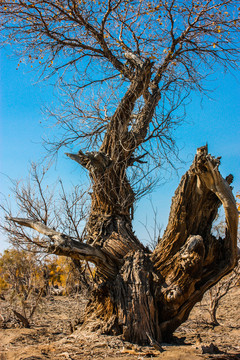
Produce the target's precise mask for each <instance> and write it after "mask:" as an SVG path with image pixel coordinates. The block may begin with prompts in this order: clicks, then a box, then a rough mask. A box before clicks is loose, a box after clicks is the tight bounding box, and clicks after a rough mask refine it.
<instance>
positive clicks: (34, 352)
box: [0, 286, 240, 360]
mask: <svg viewBox="0 0 240 360" xmlns="http://www.w3.org/2000/svg"><path fill="white" fill-rule="evenodd" d="M208 306H209V303H208V302H207V299H206V297H205V298H204V299H203V301H202V302H201V303H199V304H197V305H196V306H195V308H194V309H193V311H192V313H191V315H190V318H189V320H188V321H187V322H185V323H184V324H183V325H182V326H181V327H180V328H178V329H177V331H176V332H175V333H174V341H173V343H171V344H162V346H163V349H164V352H162V353H160V352H159V351H157V350H155V349H154V348H153V347H151V346H145V347H142V346H138V345H135V344H131V343H127V342H124V341H122V339H121V337H116V336H104V335H100V334H97V333H88V332H86V331H83V330H81V328H77V329H76V330H75V331H74V332H71V329H70V328H71V327H70V322H71V320H72V321H73V320H74V319H75V318H76V317H77V316H78V315H79V313H80V312H81V311H82V309H83V307H84V299H83V298H82V297H81V296H74V297H65V296H58V297H50V298H48V299H45V301H44V303H43V304H42V308H41V310H40V311H38V313H37V314H36V316H35V318H34V319H33V325H32V327H31V328H30V329H23V328H20V327H15V328H6V329H0V360H23V359H24V360H40V359H42V360H45V359H54V360H55V359H56V360H67V359H70V360H71V359H72V360H79V359H80V360H81V359H84V360H88V359H93V360H100V359H109V360H110V359H111V360H115V359H122V360H127V359H133V360H137V359H138V360H142V359H156V360H157V359H165V360H170V359H171V360H195V359H196V360H197V359H219V360H220V359H221V360H225V359H231V360H236V359H240V310H239V308H240V287H239V286H238V287H235V288H234V289H232V290H231V291H230V292H229V293H228V294H227V296H225V297H224V298H223V299H222V301H221V303H220V306H219V310H218V320H219V322H220V325H219V326H217V327H213V326H211V325H210V323H209V320H210V319H209V314H208V312H207V310H206V309H207V308H208ZM4 310H5V309H4V301H3V300H0V312H2V313H3V311H4Z"/></svg>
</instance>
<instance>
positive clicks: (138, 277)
mask: <svg viewBox="0 0 240 360" xmlns="http://www.w3.org/2000/svg"><path fill="white" fill-rule="evenodd" d="M70 157H72V158H74V157H75V158H74V160H76V159H77V161H78V162H80V163H82V164H83V161H85V162H87V161H88V162H89V163H88V164H91V166H94V165H93V164H94V161H95V160H96V159H97V157H98V161H97V162H96V166H95V167H94V169H95V170H94V171H95V173H96V168H97V167H101V166H103V165H102V164H103V163H104V164H106V167H105V171H106V174H107V170H106V169H107V168H108V166H110V165H109V164H110V162H111V160H110V159H109V158H108V156H106V154H105V153H103V154H102V153H98V154H96V155H95V157H94V155H93V154H88V155H83V154H81V153H80V154H78V155H70ZM101 159H102V160H101ZM101 161H102V162H101ZM219 163H220V160H219V158H216V159H215V158H213V157H212V156H211V155H210V154H208V150H207V147H206V146H204V147H202V148H200V149H198V151H197V154H196V156H195V159H194V162H193V164H192V166H191V167H190V169H189V170H188V171H187V172H186V174H185V175H184V176H183V177H182V179H181V182H180V185H179V187H178V189H177V190H176V192H175V195H174V197H173V200H172V206H171V211H170V216H169V222H168V226H167V228H166V231H165V233H164V235H163V237H162V239H159V242H158V245H157V246H156V248H155V250H154V251H153V253H150V252H149V251H148V250H147V249H145V248H144V246H143V245H142V244H141V243H140V242H139V241H138V239H137V238H136V237H135V235H134V233H133V231H132V227H131V217H130V211H129V204H131V203H132V200H131V201H130V202H129V203H128V204H127V202H126V204H127V205H126V207H124V206H122V208H121V206H120V207H119V206H117V207H116V208H114V206H112V207H111V206H109V207H107V206H106V203H107V201H110V202H111V204H112V205H114V203H113V202H112V199H113V198H114V195H111V194H110V195H109V197H108V200H106V198H104V193H103V197H101V196H100V195H99V196H98V198H97V199H93V205H92V212H91V215H90V222H89V224H88V226H90V227H91V226H93V229H94V231H95V232H96V233H94V231H92V232H91V234H90V240H89V241H88V243H86V244H83V243H79V242H77V241H74V240H72V239H71V238H69V237H68V236H66V235H64V234H61V233H59V232H57V231H55V230H51V229H49V228H47V227H46V226H45V225H43V224H40V223H39V222H35V221H32V220H25V219H18V218H12V220H13V221H15V222H16V223H18V224H20V225H25V226H28V227H31V228H33V229H36V230H37V231H39V232H40V233H43V234H45V235H47V236H48V237H49V238H50V239H51V244H50V246H49V248H48V251H49V252H51V253H55V254H60V255H66V256H70V257H72V258H74V259H80V260H81V259H85V260H88V261H91V262H93V263H94V264H95V265H96V268H97V274H98V278H99V283H98V286H96V287H95V289H94V290H93V293H92V298H91V300H90V301H89V304H88V306H87V310H86V319H85V323H84V325H83V326H88V327H91V328H92V329H96V328H99V327H100V328H101V329H102V331H103V332H105V333H108V334H123V337H124V339H127V340H129V341H133V342H136V343H141V344H146V343H149V339H152V340H156V341H158V342H161V341H162V340H163V339H167V338H169V337H170V336H171V334H172V333H173V331H174V330H175V329H176V328H177V327H178V326H179V325H180V324H181V323H182V322H184V321H185V320H186V319H187V318H188V315H189V313H190V311H191V309H192V308H193V306H194V305H195V304H196V302H198V301H200V300H201V298H202V296H203V294H204V293H205V292H206V290H208V289H209V288H211V286H213V285H214V284H215V283H217V282H218V281H219V280H220V279H221V278H222V277H223V276H224V275H226V274H227V273H228V272H230V271H231V270H232V269H233V268H234V266H235V265H236V261H237V226H238V212H237V209H236V204H235V199H234V197H233V195H232V192H231V188H230V186H229V183H231V181H232V176H229V177H227V179H226V180H224V179H223V178H222V176H221V175H220V173H219V170H218V166H219ZM88 166H90V165H88ZM104 166H105V165H104ZM93 173H94V172H93V171H92V173H91V174H93ZM98 174H99V172H98ZM104 175H105V173H103V176H104ZM125 176H126V175H125V174H124V176H123V178H124V179H125ZM104 179H105V178H104ZM105 180H106V179H105ZM105 180H104V181H105ZM106 181H107V180H106ZM106 181H105V182H102V186H104V185H103V184H105V183H106ZM126 181H127V180H126ZM121 185H123V187H124V191H125V193H127V189H128V187H129V186H130V185H129V184H128V183H127V182H126V183H124V182H123V184H116V186H118V187H120V186H121ZM94 186H96V187H97V186H98V184H97V183H95V184H94ZM107 189H109V188H108V187H107ZM118 190H119V189H118ZM94 191H96V190H93V196H96V194H97V195H98V194H100V190H99V189H98V190H97V191H96V192H95V193H94ZM103 191H106V189H103ZM124 191H123V192H121V191H120V192H121V194H124ZM113 194H115V189H113ZM122 196H123V195H122ZM131 196H132V192H131V191H130V197H131ZM123 198H124V196H123ZM221 204H222V205H223V207H224V210H225V216H226V223H227V230H226V235H225V238H224V239H221V238H220V239H216V238H215V237H214V235H213V234H211V229H212V222H213V221H214V218H215V216H216V214H217V211H218V208H219V206H220V205H221ZM119 209H120V210H119ZM124 209H125V210H126V209H128V210H127V211H125V210H124ZM124 211H125V212H124ZM94 217H95V218H94ZM94 221H95V224H94ZM96 224H97V225H96ZM94 236H96V238H95V240H94Z"/></svg>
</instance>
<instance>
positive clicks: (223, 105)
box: [0, 50, 240, 252]
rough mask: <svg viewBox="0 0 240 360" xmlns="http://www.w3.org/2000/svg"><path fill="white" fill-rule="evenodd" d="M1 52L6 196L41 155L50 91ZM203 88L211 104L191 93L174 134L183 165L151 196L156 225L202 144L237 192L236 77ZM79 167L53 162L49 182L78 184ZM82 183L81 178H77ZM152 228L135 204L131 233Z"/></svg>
mask: <svg viewBox="0 0 240 360" xmlns="http://www.w3.org/2000/svg"><path fill="white" fill-rule="evenodd" d="M7 55H8V53H7V51H5V50H2V53H1V73H0V84H1V86H0V105H1V110H0V120H1V123H0V134H1V135H0V136H1V147H0V186H1V192H2V193H3V194H5V195H6V196H8V194H10V191H9V187H10V183H9V180H8V177H7V176H9V177H10V178H14V179H21V178H25V177H26V176H27V173H28V168H29V164H30V162H31V161H39V160H40V158H41V156H43V154H44V150H43V148H42V145H41V141H42V140H41V138H42V136H44V133H46V131H48V130H47V129H46V128H45V127H44V120H43V115H42V112H41V108H42V106H43V105H44V104H54V102H55V101H56V100H55V99H54V97H53V95H52V89H51V88H50V87H48V86H47V85H46V84H44V83H38V84H35V85H34V80H36V76H35V75H34V73H33V72H29V69H28V68H27V67H25V66H24V65H21V66H20V68H19V69H18V70H16V68H17V61H16V60H14V59H11V58H8V57H7ZM214 77H215V78H216V80H215V81H211V82H210V83H209V86H208V88H211V89H215V91H214V92H213V93H212V94H211V96H212V97H213V98H214V100H209V99H207V98H204V99H203V101H201V100H202V99H201V97H200V96H199V95H196V94H193V96H192V102H191V103H190V105H189V106H188V107H187V117H186V122H185V123H184V124H182V126H181V127H180V128H179V129H178V130H177V131H176V133H175V136H176V139H177V144H178V147H179V148H180V149H181V151H180V157H181V159H182V160H184V161H185V162H186V164H180V163H179V164H177V167H178V168H179V170H178V174H177V173H174V172H172V174H171V176H170V177H169V180H168V181H167V182H166V183H165V184H163V185H161V186H159V187H158V188H157V189H156V190H155V191H154V192H153V193H152V195H151V199H152V204H153V206H154V207H155V208H157V210H158V214H159V223H160V224H162V225H163V226H164V227H165V226H166V224H167V219H168V214H169V208H170V203H171V197H172V196H173V194H174V191H175V189H176V187H177V185H178V183H179V181H180V178H181V176H182V175H183V174H184V172H185V171H186V170H187V169H188V167H189V165H190V164H191V162H192V160H193V157H194V154H195V151H196V148H197V147H199V146H202V145H204V144H205V143H206V142H208V145H209V152H210V153H211V154H212V155H214V156H222V164H221V167H220V169H221V173H222V174H223V176H226V175H228V174H229V173H232V174H233V175H234V176H235V181H234V183H233V186H234V193H235V194H236V192H238V191H239V190H240V101H239V99H240V73H239V72H234V74H233V75H230V74H227V75H226V74H224V73H223V72H218V73H216V74H215V76H213V77H212V78H214ZM81 174H82V172H80V169H79V166H78V165H77V164H75V163H74V162H73V161H71V160H69V159H68V158H66V157H65V156H64V155H63V156H62V157H61V158H59V161H58V162H57V164H56V166H55V167H54V169H53V170H52V172H51V179H50V182H52V183H53V182H54V180H55V179H57V177H58V176H61V177H63V179H64V181H65V183H66V182H67V181H68V179H69V182H70V181H74V182H75V183H76V182H77V181H78V179H79V181H80V182H82V180H81V179H80V176H81ZM83 181H85V179H83ZM141 222H142V223H147V224H148V226H149V228H150V229H151V227H152V226H153V222H152V210H151V205H150V199H149V197H147V198H144V199H142V200H141V201H140V202H139V203H138V204H137V209H136V214H135V223H134V225H135V230H136V233H137V235H138V236H139V238H140V239H141V240H145V239H146V238H147V233H146V230H145V229H144V226H143V225H142V224H141ZM7 246H8V244H7V243H6V242H5V240H4V237H3V236H1V238H0V252H1V251H3V249H5V248H6V247H7Z"/></svg>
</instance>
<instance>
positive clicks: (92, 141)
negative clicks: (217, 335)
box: [0, 0, 239, 343]
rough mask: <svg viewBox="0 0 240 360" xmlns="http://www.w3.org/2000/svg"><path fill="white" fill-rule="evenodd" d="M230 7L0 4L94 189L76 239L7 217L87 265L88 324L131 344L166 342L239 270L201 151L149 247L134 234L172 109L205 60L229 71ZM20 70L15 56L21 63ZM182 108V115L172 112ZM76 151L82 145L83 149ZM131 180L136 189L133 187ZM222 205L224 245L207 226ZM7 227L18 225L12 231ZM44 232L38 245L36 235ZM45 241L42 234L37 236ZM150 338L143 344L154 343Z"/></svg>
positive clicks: (217, 188) (232, 231) (234, 30)
mask: <svg viewBox="0 0 240 360" xmlns="http://www.w3.org/2000/svg"><path fill="white" fill-rule="evenodd" d="M238 5H239V4H238V2H237V1H234V0H226V1H222V0H220V1H218V2H215V1H211V0H204V1H201V2H196V1H188V0H181V1H180V0H178V1H177V0H170V1H156V0H153V1H151V2H146V1H143V0H103V1H97V0H96V1H83V0H82V1H77V0H54V1H52V0H41V1H40V0H30V1H28V0H26V1H25V0H20V1H19V0H18V1H13V0H9V1H2V2H1V5H0V6H1V7H0V13H1V18H2V20H1V28H2V34H3V37H4V38H3V39H4V40H3V41H5V43H11V44H15V48H16V51H17V53H18V54H19V56H20V59H21V60H20V61H25V62H29V63H30V64H32V66H35V65H36V64H37V65H38V67H39V68H40V70H41V72H42V77H45V78H46V79H48V78H49V77H50V76H53V75H57V77H58V81H59V83H60V84H61V86H62V89H63V91H64V94H63V102H64V103H63V109H62V111H61V112H60V115H59V113H57V112H55V110H52V115H53V116H55V118H56V120H57V124H59V126H60V129H59V138H58V139H53V140H51V139H50V140H49V143H48V144H49V146H50V147H51V151H53V152H54V151H57V150H58V149H60V148H62V147H63V146H67V145H71V146H73V145H74V144H75V147H76V149H77V150H76V153H67V155H68V156H69V158H70V159H72V160H74V161H76V162H77V163H78V164H79V165H80V166H82V167H84V168H85V169H86V171H87V172H88V174H89V178H90V181H91V186H92V193H91V209H90V213H89V217H88V222H87V225H86V229H85V238H84V241H79V240H78V239H73V238H72V237H71V236H70V235H67V234H66V233H63V232H61V231H60V230H59V229H53V228H51V227H50V226H49V225H47V224H46V223H44V222H42V221H39V220H36V219H34V218H31V216H29V217H27V218H16V217H13V216H11V217H10V218H9V219H8V220H9V221H11V222H12V223H15V224H18V226H22V227H29V228H31V229H34V230H36V231H38V232H39V233H41V234H43V235H44V236H45V237H44V244H43V245H42V246H45V249H46V251H47V252H49V253H54V254H59V255H66V256H68V257H71V258H73V259H74V260H76V261H79V260H87V261H91V262H92V263H94V264H95V265H96V269H97V278H98V288H96V289H95V290H94V292H93V295H92V301H91V302H90V303H89V304H88V308H87V316H86V321H88V322H90V321H91V322H92V324H93V328H94V326H95V327H96V328H99V326H100V327H101V329H102V331H103V332H105V333H110V334H111V333H115V334H119V333H121V334H123V337H124V338H125V339H127V340H129V341H133V342H138V343H147V342H149V339H153V340H154V339H155V340H157V341H162V339H165V338H167V337H168V336H169V335H171V333H172V332H173V331H174V330H175V329H176V328H177V327H178V326H179V325H180V324H181V323H182V322H183V321H185V320H186V319H187V317H188V315H189V313H190V311H191V309H192V307H193V306H194V304H195V303H196V302H198V301H199V300H200V299H201V298H202V296H203V294H204V293H205V292H206V291H207V290H208V289H209V288H211V286H213V285H214V284H216V283H217V282H218V281H219V280H220V279H221V278H222V277H223V276H224V275H226V274H227V273H228V272H230V271H231V270H232V269H233V268H234V266H235V265H236V259H237V227H238V213H237V209H236V204H235V200H234V197H233V195H232V192H231V188H230V186H229V184H230V183H231V181H232V176H229V177H227V179H223V178H222V176H221V174H220V172H219V169H218V167H219V164H220V160H219V158H214V157H213V156H211V155H210V154H208V149H207V147H206V146H204V147H202V148H200V149H198V151H197V154H196V156H195V159H194V161H193V164H192V165H191V167H190V169H189V170H188V171H187V172H186V174H185V175H184V176H183V178H182V179H181V182H180V184H179V187H178V189H177V190H176V192H175V196H174V198H173V201H172V207H171V211H170V216H169V222H168V225H167V228H166V230H165V232H164V235H163V237H162V238H161V239H160V240H159V242H158V244H157V246H156V248H155V249H154V251H153V252H149V251H147V250H146V249H145V247H144V246H143V245H142V244H141V243H140V242H139V240H138V239H137V237H136V236H135V234H134V232H133V229H132V219H133V216H134V203H135V201H136V199H137V198H138V197H139V196H140V195H142V194H144V193H145V192H146V191H148V190H149V188H150V187H151V184H152V183H151V178H149V176H148V175H149V174H151V171H152V170H153V169H154V168H155V167H158V166H159V165H160V164H161V162H162V161H163V160H164V156H165V155H166V153H167V152H168V150H169V149H170V148H172V147H173V144H174V140H173V137H172V130H173V129H174V127H175V126H176V124H177V122H179V121H181V118H176V117H174V112H175V110H178V111H179V109H180V106H181V105H182V106H184V100H185V99H186V98H187V96H188V95H189V93H190V92H191V91H193V90H199V91H201V90H202V89H203V88H202V86H203V81H204V80H205V77H206V76H207V75H208V74H209V73H210V72H211V71H212V70H213V69H214V68H215V69H216V68H218V69H219V67H221V66H222V67H223V68H225V69H228V68H229V67H233V68H235V67H236V63H237V59H238V55H239V42H238V36H239V18H238V8H237V6H238ZM19 64H20V62H19ZM178 114H179V112H178ZM80 146H81V148H80ZM139 184H140V186H139ZM221 204H222V205H223V207H224V210H225V216H226V223H227V231H226V234H225V238H224V239H216V238H215V237H214V236H213V235H212V234H211V226H212V222H213V220H214V218H215V216H216V213H217V210H218V207H219V206H220V205H221ZM15 226H17V225H15ZM46 239H48V240H46ZM46 242H48V243H47V244H46ZM151 341H152V340H151Z"/></svg>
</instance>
